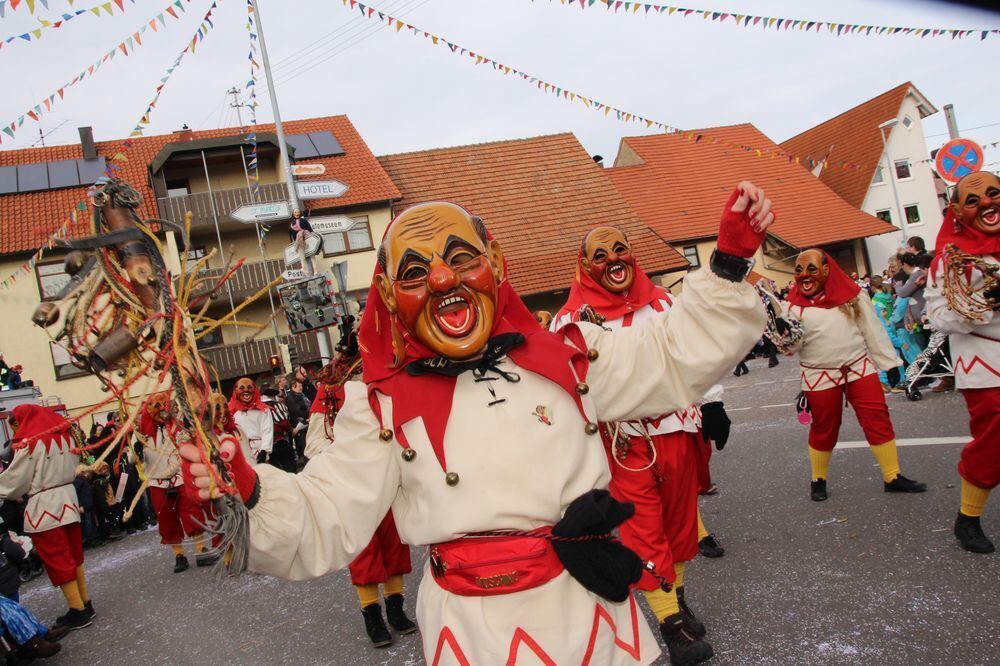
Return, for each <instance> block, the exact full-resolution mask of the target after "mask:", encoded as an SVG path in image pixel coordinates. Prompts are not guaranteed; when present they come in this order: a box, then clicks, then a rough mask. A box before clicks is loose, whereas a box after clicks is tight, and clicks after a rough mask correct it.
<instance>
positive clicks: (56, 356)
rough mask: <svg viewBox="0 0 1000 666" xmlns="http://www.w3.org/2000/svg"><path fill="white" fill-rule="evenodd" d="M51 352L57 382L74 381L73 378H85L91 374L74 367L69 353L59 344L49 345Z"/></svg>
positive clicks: (52, 343) (51, 343)
mask: <svg viewBox="0 0 1000 666" xmlns="http://www.w3.org/2000/svg"><path fill="white" fill-rule="evenodd" d="M49 351H51V352H52V367H53V368H54V369H55V372H56V380H63V379H72V378H73V377H83V376H84V375H88V374H90V373H89V372H87V371H86V370H81V369H80V368H78V367H76V366H75V365H73V363H72V361H71V359H70V355H69V352H68V351H67V350H66V348H65V347H64V346H62V344H60V343H58V342H50V343H49Z"/></svg>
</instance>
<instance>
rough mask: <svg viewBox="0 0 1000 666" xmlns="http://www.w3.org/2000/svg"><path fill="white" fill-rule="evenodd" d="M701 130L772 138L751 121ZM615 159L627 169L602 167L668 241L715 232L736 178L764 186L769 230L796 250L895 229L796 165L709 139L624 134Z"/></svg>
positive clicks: (736, 140) (746, 140)
mask: <svg viewBox="0 0 1000 666" xmlns="http://www.w3.org/2000/svg"><path fill="white" fill-rule="evenodd" d="M694 131H695V132H698V131H702V130H694ZM703 131H704V133H705V135H706V136H710V137H712V138H713V139H715V138H717V139H719V140H721V141H724V142H727V143H732V144H737V145H748V146H755V147H757V148H760V149H761V150H764V151H767V150H774V149H775V145H774V143H773V142H772V141H771V140H770V139H768V138H767V137H766V136H765V135H764V134H763V133H762V132H761V131H760V130H758V129H757V128H756V127H754V126H753V125H750V124H743V125H731V126H728V127H714V128H710V129H705V130H703ZM632 151H634V155H633V152H632ZM635 155H637V156H638V159H636V158H635ZM616 164H632V166H616V167H614V168H611V169H607V173H608V176H609V177H610V178H611V181H612V182H613V183H614V184H615V186H616V187H617V188H618V190H619V191H620V192H621V193H622V195H623V196H624V197H625V200H626V201H628V202H629V205H631V206H632V208H633V209H634V210H635V212H636V213H638V214H639V217H640V218H642V220H643V222H645V223H646V224H648V225H649V226H650V227H652V228H653V230H654V231H656V232H657V233H658V234H659V235H660V236H662V237H663V238H666V239H667V240H669V241H670V242H672V243H673V242H678V241H684V240H695V239H703V238H711V237H713V236H715V235H716V233H717V231H718V227H719V215H720V213H721V211H722V207H723V205H724V204H725V203H726V200H727V199H728V198H729V195H730V193H731V192H732V190H733V188H734V187H735V186H736V185H737V183H739V182H740V181H742V180H750V181H752V182H753V183H755V184H757V185H759V186H760V187H763V188H764V191H765V193H766V194H767V196H768V197H769V198H770V199H771V200H772V201H773V202H774V210H775V212H776V213H777V220H776V221H775V223H774V225H773V226H772V227H771V231H770V233H771V234H772V235H774V236H776V237H777V238H779V239H781V240H782V241H784V242H786V243H788V244H790V245H792V246H794V247H798V248H802V247H810V246H813V245H826V244H828V243H834V242H838V241H845V240H851V239H855V238H862V237H865V236H874V235H876V234H882V233H887V232H889V231H893V230H894V227H892V226H891V225H889V224H887V223H885V222H883V221H881V220H879V219H878V218H875V217H872V216H871V215H868V214H867V213H862V212H861V211H860V210H858V209H857V208H854V207H852V206H851V205H849V204H848V203H847V202H846V201H844V200H843V199H841V198H840V197H838V196H837V195H836V194H835V193H834V192H833V191H831V190H830V188H828V187H827V186H826V185H824V184H823V183H822V182H820V180H819V179H817V178H815V177H814V176H813V175H812V174H811V173H809V172H808V171H807V170H806V169H804V168H803V167H801V166H799V165H797V164H793V163H789V162H788V161H787V160H785V159H781V158H773V159H771V158H761V157H758V156H757V155H756V154H754V153H750V152H746V151H743V150H739V149H736V148H731V147H728V146H725V145H722V143H713V142H712V140H711V139H708V138H705V139H702V140H700V141H692V140H691V139H688V138H687V137H686V136H685V135H680V134H656V135H651V136H639V137H626V138H624V139H622V146H621V147H620V148H619V153H618V159H617V160H616Z"/></svg>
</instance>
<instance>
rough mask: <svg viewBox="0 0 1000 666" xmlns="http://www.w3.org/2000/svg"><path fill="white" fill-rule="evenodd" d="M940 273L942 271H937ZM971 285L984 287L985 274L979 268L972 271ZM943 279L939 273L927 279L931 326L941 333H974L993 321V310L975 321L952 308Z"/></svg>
mask: <svg viewBox="0 0 1000 666" xmlns="http://www.w3.org/2000/svg"><path fill="white" fill-rule="evenodd" d="M937 273H940V271H937ZM970 283H971V285H970V286H971V287H972V288H974V289H982V288H983V274H982V273H981V272H980V271H979V270H978V269H974V270H973V271H972V279H971V280H970ZM942 284H943V283H942V280H941V279H940V276H939V275H938V274H934V275H932V276H931V279H930V280H928V281H927V288H926V289H925V290H924V296H925V297H926V299H927V318H928V319H930V322H931V327H932V328H933V329H934V330H935V331H940V332H941V333H972V332H973V331H975V330H976V329H977V328H979V327H980V326H985V325H987V324H989V323H990V322H992V321H993V315H994V311H993V310H987V311H986V312H984V313H983V314H982V319H981V320H979V321H974V320H972V319H966V318H965V317H963V316H962V315H960V314H958V313H957V312H955V311H954V310H952V309H951V306H950V305H948V299H947V298H946V297H945V295H944V291H943V290H942V288H941V287H942Z"/></svg>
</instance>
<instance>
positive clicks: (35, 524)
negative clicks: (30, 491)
mask: <svg viewBox="0 0 1000 666" xmlns="http://www.w3.org/2000/svg"><path fill="white" fill-rule="evenodd" d="M66 509H70V510H72V511H76V510H77V508H76V506H74V505H72V504H63V506H62V511H60V512H59V515H58V516H57V515H55V514H54V513H51V512H50V511H48V510H42V513H41V515H40V516H38V520H37V521H35V520H32V519H31V516H30V515H28V512H27V511H25V512H24V518H25V520H27V521H28V524H29V525H31V529H35V528H36V527H38V526H39V525H40V524H41V523H42V521H43V520H45V516H48V517H49V518H52V519H53V520H55V521H56V522H57V523H61V522H62V519H63V516H65V515H66Z"/></svg>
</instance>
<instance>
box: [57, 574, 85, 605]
mask: <svg viewBox="0 0 1000 666" xmlns="http://www.w3.org/2000/svg"><path fill="white" fill-rule="evenodd" d="M59 589H60V590H62V593H63V596H64V597H66V603H67V604H69V607H70V608H73V609H75V610H83V599H81V598H80V587H79V586H78V585H77V584H76V581H75V580H71V581H70V582H68V583H63V584H62V585H60V586H59Z"/></svg>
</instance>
